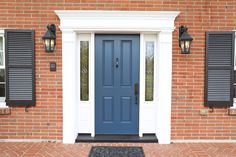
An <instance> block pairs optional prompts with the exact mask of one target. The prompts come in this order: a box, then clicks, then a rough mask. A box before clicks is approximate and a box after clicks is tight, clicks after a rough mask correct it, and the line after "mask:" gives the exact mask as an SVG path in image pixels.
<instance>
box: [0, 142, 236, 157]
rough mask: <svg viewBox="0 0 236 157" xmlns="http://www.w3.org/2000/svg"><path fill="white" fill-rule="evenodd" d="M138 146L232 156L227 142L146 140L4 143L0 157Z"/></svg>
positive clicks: (74, 155) (176, 153)
mask: <svg viewBox="0 0 236 157" xmlns="http://www.w3.org/2000/svg"><path fill="white" fill-rule="evenodd" d="M95 145H99V146H141V147H143V149H144V153H145V156H146V157H169V156H171V157H209V156H212V157H236V143H233V144H232V143H231V144H222V143H221V144H216V143H214V144H170V145H160V144H150V143H141V144H140V143H78V144H62V143H46V142H45V143H7V142H6V143H4V142H2V143H1V142H0V157H18V156H24V157H25V156H26V157H34V156H36V157H88V154H89V151H90V148H91V147H92V146H95Z"/></svg>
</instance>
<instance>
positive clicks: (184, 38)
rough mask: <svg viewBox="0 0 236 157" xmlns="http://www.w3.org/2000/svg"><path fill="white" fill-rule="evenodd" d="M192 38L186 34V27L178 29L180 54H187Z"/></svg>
mask: <svg viewBox="0 0 236 157" xmlns="http://www.w3.org/2000/svg"><path fill="white" fill-rule="evenodd" d="M192 40H193V38H192V37H191V36H190V35H189V34H188V28H187V27H186V26H180V27H179V47H180V48H181V53H182V54H189V53H190V47H191V43H192Z"/></svg>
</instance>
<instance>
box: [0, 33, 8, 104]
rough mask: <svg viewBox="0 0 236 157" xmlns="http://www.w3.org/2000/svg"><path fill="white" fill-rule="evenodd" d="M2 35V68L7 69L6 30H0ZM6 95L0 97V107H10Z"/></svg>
mask: <svg viewBox="0 0 236 157" xmlns="http://www.w3.org/2000/svg"><path fill="white" fill-rule="evenodd" d="M0 36H1V37H2V38H3V65H2V66H0V69H5V37H4V30H0ZM5 100H6V97H0V108H8V106H6V102H5Z"/></svg>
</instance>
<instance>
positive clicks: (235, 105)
mask: <svg viewBox="0 0 236 157" xmlns="http://www.w3.org/2000/svg"><path fill="white" fill-rule="evenodd" d="M233 100H234V101H233V106H232V107H230V108H235V109H236V98H234V99H233Z"/></svg>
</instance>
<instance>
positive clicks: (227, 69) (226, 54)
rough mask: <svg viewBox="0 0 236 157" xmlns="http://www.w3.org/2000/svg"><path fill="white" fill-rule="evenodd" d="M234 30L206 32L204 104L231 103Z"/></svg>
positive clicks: (220, 105)
mask: <svg viewBox="0 0 236 157" xmlns="http://www.w3.org/2000/svg"><path fill="white" fill-rule="evenodd" d="M234 41H235V37H234V32H207V33H206V78H205V106H209V107H229V106H232V105H233V72H234V71H233V70H234V44H235V42H234Z"/></svg>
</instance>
